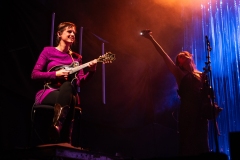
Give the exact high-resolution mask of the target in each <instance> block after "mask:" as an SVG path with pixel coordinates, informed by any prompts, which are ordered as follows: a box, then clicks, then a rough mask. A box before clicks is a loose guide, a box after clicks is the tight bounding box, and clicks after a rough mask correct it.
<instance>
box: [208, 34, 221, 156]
mask: <svg viewBox="0 0 240 160" xmlns="http://www.w3.org/2000/svg"><path fill="white" fill-rule="evenodd" d="M206 48H207V56H206V59H207V61H206V62H205V68H204V73H205V74H206V85H207V86H206V87H207V88H208V96H209V97H210V100H211V105H212V108H213V109H212V110H211V112H212V113H211V114H213V117H214V118H213V123H214V139H215V145H216V152H217V153H219V144H218V138H217V136H218V127H217V121H216V116H215V109H216V108H215V96H214V91H213V88H212V71H211V66H210V64H211V61H210V51H211V50H212V48H211V46H210V42H209V40H208V37H207V36H206Z"/></svg>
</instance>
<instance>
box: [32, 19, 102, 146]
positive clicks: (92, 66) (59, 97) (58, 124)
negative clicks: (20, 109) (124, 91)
mask: <svg viewBox="0 0 240 160" xmlns="http://www.w3.org/2000/svg"><path fill="white" fill-rule="evenodd" d="M56 36H57V37H56V47H51V46H49V47H44V49H43V50H42V52H41V53H40V55H39V58H38V60H37V62H36V64H35V66H34V68H33V71H32V76H31V78H32V79H38V80H42V81H44V82H45V85H44V88H43V89H42V90H40V91H38V92H37V94H36V99H35V104H36V105H37V104H45V105H53V106H54V118H53V123H52V126H51V130H50V139H51V140H53V141H54V142H68V143H69V142H70V135H69V134H70V131H71V122H72V119H73V113H74V107H75V106H76V105H77V104H79V103H80V102H79V98H78V94H77V92H76V87H77V86H80V85H82V84H83V83H84V82H85V81H87V80H88V79H89V78H91V77H92V75H93V73H94V72H95V71H96V66H97V60H96V59H95V60H93V61H90V62H89V63H88V67H89V72H87V73H86V74H84V72H83V70H82V69H81V70H79V71H77V72H75V73H70V71H69V70H66V66H67V67H68V68H71V67H75V66H78V65H81V64H82V56H81V55H80V54H78V53H75V52H73V51H72V50H71V45H72V44H73V43H74V41H75V36H76V25H75V24H73V23H71V22H63V23H60V24H59V26H58V28H57V33H56ZM64 65H65V67H63V66H64Z"/></svg>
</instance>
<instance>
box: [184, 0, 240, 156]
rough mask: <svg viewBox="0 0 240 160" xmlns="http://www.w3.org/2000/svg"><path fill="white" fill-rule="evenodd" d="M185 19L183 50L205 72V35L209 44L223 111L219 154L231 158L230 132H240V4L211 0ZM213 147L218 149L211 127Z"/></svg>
mask: <svg viewBox="0 0 240 160" xmlns="http://www.w3.org/2000/svg"><path fill="white" fill-rule="evenodd" d="M183 18H184V19H185V22H186V23H185V24H186V25H185V31H184V46H183V50H189V51H191V52H192V53H193V55H194V58H195V61H196V63H197V68H198V69H199V70H203V68H204V67H205V62H207V57H206V56H207V52H208V50H207V47H206V46H207V45H206V36H207V38H208V40H209V42H210V46H211V51H210V60H211V61H210V62H211V63H210V66H211V73H212V82H213V83H212V87H213V90H214V94H215V101H216V102H217V103H218V105H219V106H220V107H222V108H223V111H222V112H221V114H220V116H219V117H218V118H217V122H218V126H219V131H220V136H218V144H219V145H218V146H219V151H220V152H223V153H225V154H227V155H229V156H230V148H229V143H230V142H229V133H230V132H239V131H240V118H239V115H240V103H239V99H240V93H239V92H240V75H239V67H240V66H239V64H240V63H239V61H240V56H239V55H240V52H239V51H240V30H239V25H240V21H239V20H240V2H239V1H236V0H216V1H211V0H209V1H208V3H206V4H205V3H202V4H201V5H200V6H199V9H197V10H196V9H194V10H193V11H192V16H191V18H189V17H188V18H186V17H185V15H184V13H183ZM210 127H211V129H210V133H209V134H210V147H211V149H212V150H213V151H215V150H216V145H215V143H216V142H215V140H214V134H213V128H214V127H212V125H210Z"/></svg>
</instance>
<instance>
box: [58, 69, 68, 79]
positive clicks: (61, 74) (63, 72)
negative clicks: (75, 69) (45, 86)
mask: <svg viewBox="0 0 240 160" xmlns="http://www.w3.org/2000/svg"><path fill="white" fill-rule="evenodd" d="M68 75H69V71H66V70H65V69H60V70H58V71H56V77H59V78H61V77H62V78H65V79H67V78H68Z"/></svg>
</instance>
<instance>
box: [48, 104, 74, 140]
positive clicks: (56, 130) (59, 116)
mask: <svg viewBox="0 0 240 160" xmlns="http://www.w3.org/2000/svg"><path fill="white" fill-rule="evenodd" d="M69 109H70V107H69V106H68V105H66V106H64V107H62V106H61V105H60V104H55V106H54V117H53V123H52V125H51V127H50V131H49V136H50V141H52V142H58V140H59V138H60V132H61V129H62V127H63V123H64V121H65V119H66V117H67V115H68V112H69Z"/></svg>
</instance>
